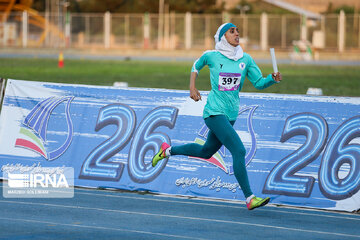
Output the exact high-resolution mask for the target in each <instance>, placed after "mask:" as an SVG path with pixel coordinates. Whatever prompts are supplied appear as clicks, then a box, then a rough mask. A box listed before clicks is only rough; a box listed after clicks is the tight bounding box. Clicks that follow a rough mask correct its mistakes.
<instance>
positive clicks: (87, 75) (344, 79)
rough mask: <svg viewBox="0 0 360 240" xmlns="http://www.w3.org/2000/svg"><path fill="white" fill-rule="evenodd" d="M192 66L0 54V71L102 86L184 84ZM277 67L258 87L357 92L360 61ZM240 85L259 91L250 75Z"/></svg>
mask: <svg viewBox="0 0 360 240" xmlns="http://www.w3.org/2000/svg"><path fill="white" fill-rule="evenodd" d="M191 66H192V62H151V61H142V62H140V61H107V60H101V61H92V60H65V67H64V68H58V67H57V60H52V59H35V58H34V59H0V77H2V78H12V79H19V80H31V81H47V82H57V83H76V84H90V85H105V86H111V85H113V83H114V82H128V83H129V86H130V87H150V88H167V89H184V90H187V89H188V87H189V76H190V69H191ZM259 67H260V69H261V70H262V72H263V74H264V75H265V74H268V73H270V72H271V71H272V67H271V66H270V65H259ZM279 69H280V71H281V73H282V75H283V81H282V82H281V84H275V85H273V86H271V87H269V88H267V89H265V90H261V92H268V93H285V94H305V93H306V90H307V89H308V88H309V87H316V88H322V89H323V93H324V95H328V96H356V97H359V96H360V67H356V66H311V65H280V66H279ZM197 88H198V89H199V90H210V84H209V70H208V69H207V68H204V69H203V70H202V71H201V73H200V76H199V78H198V80H197ZM242 91H243V92H260V91H259V90H256V89H255V88H254V87H253V86H252V85H251V83H250V82H249V81H248V80H247V81H245V84H244V87H243V90H242Z"/></svg>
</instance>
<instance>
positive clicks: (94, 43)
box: [0, 12, 360, 51]
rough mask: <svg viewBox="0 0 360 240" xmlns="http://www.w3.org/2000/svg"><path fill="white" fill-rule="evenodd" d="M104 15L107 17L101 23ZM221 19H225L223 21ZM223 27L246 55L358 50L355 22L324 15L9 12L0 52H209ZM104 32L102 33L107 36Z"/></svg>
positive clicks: (1, 30) (0, 33)
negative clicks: (301, 46)
mask: <svg viewBox="0 0 360 240" xmlns="http://www.w3.org/2000/svg"><path fill="white" fill-rule="evenodd" d="M106 15H108V16H107V17H106ZM224 16H225V17H224ZM225 21H231V22H233V23H234V24H236V25H237V26H238V28H239V31H240V37H241V40H240V42H241V44H242V45H244V46H245V47H246V48H247V49H249V50H266V49H267V48H268V47H276V48H280V49H284V50H287V49H292V48H294V45H296V44H295V43H296V42H297V41H299V40H301V41H306V42H307V43H308V44H309V45H311V46H312V47H314V48H317V49H325V50H338V51H342V50H360V30H359V25H360V17H359V15H358V14H355V15H346V16H345V15H343V16H341V14H340V15H325V16H322V17H321V18H320V19H305V20H304V19H303V17H301V16H298V15H267V14H262V15H224V14H217V15H208V14H202V15H199V14H190V13H187V14H175V13H169V14H164V15H157V14H109V13H107V14H85V13H84V14H75V13H72V14H69V13H68V14H59V15H49V14H45V13H33V12H29V13H28V12H13V13H11V14H10V16H9V17H8V18H7V21H6V22H3V23H0V46H1V47H61V48H64V47H69V48H110V49H116V48H136V49H138V48H144V49H209V48H212V47H213V42H214V41H213V35H214V34H215V32H216V30H217V28H218V26H219V25H221V24H222V23H223V22H225ZM107 29H108V30H107Z"/></svg>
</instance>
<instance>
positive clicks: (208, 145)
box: [171, 130, 222, 159]
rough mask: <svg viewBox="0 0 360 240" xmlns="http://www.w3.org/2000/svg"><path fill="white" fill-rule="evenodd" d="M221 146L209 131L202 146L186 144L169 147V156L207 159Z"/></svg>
mask: <svg viewBox="0 0 360 240" xmlns="http://www.w3.org/2000/svg"><path fill="white" fill-rule="evenodd" d="M221 146H222V143H221V142H220V141H219V139H217V137H216V136H215V134H214V133H213V132H212V131H211V130H210V131H209V133H208V136H207V138H206V142H205V144H204V145H201V144H197V143H188V144H184V145H180V146H173V147H171V155H185V156H192V157H199V158H204V159H209V158H211V157H212V155H214V154H215V153H216V152H217V151H218V150H219V149H220V147H221Z"/></svg>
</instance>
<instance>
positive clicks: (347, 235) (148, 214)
mask: <svg viewBox="0 0 360 240" xmlns="http://www.w3.org/2000/svg"><path fill="white" fill-rule="evenodd" d="M0 202H3V203H11V204H23V205H35V206H47V207H58V208H71V209H84V210H93V211H101V212H115V213H123V214H130V215H133V214H136V215H142V216H154V217H165V218H177V219H186V220H196V221H203V222H216V223H228V224H238V225H246V226H255V227H263V228H271V229H274V228H275V229H281V230H288V231H296V232H306V233H317V234H323V235H335V236H341V237H355V238H360V236H359V235H351V234H345V233H336V232H322V231H315V230H307V229H301V228H288V227H280V226H274V225H264V224H257V223H248V222H236V221H228V220H219V219H210V218H197V217H186V216H177V215H167V214H156V213H145V212H133V211H124V210H116V209H104V208H93V207H82V206H69V205H59V204H49V203H31V202H18V201H5V200H0Z"/></svg>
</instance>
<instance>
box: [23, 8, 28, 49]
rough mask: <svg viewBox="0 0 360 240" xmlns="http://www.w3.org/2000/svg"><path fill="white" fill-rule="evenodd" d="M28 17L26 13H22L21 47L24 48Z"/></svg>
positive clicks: (26, 38)
mask: <svg viewBox="0 0 360 240" xmlns="http://www.w3.org/2000/svg"><path fill="white" fill-rule="evenodd" d="M28 27H29V16H28V12H27V11H23V13H22V46H23V48H26V47H27V45H28V30H29V28H28Z"/></svg>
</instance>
